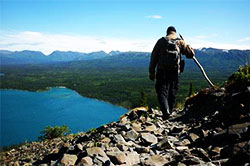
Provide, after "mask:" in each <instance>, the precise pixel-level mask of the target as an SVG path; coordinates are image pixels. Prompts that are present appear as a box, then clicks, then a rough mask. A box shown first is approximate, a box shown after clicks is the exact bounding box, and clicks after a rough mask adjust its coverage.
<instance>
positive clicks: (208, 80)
mask: <svg viewBox="0 0 250 166" xmlns="http://www.w3.org/2000/svg"><path fill="white" fill-rule="evenodd" d="M180 37H181V39H182V40H184V39H183V37H182V36H181V34H180ZM190 50H191V51H192V52H193V55H194V51H193V50H192V49H190ZM192 59H193V60H194V62H195V63H196V64H197V66H198V67H199V68H200V70H201V72H202V74H203V76H204V77H205V79H206V80H207V82H208V83H209V85H210V86H211V87H214V84H213V83H212V82H211V81H210V79H209V78H208V76H207V74H206V72H205V70H204V69H203V67H202V66H201V64H200V63H199V61H198V60H197V59H196V57H195V56H193V57H192Z"/></svg>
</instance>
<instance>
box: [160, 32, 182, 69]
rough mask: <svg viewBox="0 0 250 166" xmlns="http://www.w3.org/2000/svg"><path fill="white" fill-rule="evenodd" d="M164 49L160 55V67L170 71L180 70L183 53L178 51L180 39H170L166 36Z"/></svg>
mask: <svg viewBox="0 0 250 166" xmlns="http://www.w3.org/2000/svg"><path fill="white" fill-rule="evenodd" d="M164 39H165V40H164V48H163V49H164V50H162V53H161V55H160V57H159V61H158V65H159V68H162V69H165V70H169V71H178V73H179V72H180V70H181V67H180V64H181V55H179V52H178V49H179V48H178V46H177V44H176V42H177V41H178V40H180V39H178V38H177V39H173V40H169V39H168V38H167V37H164ZM183 62H184V61H182V63H183Z"/></svg>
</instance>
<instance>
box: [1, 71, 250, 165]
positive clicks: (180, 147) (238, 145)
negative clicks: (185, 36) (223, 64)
mask: <svg viewBox="0 0 250 166" xmlns="http://www.w3.org/2000/svg"><path fill="white" fill-rule="evenodd" d="M249 100H250V77H249V68H245V69H244V68H242V69H240V70H239V72H236V73H234V74H233V75H232V76H231V77H229V80H228V83H227V84H225V86H223V87H220V88H207V89H203V90H201V91H200V92H199V93H197V94H195V95H193V96H192V97H190V98H188V99H187V100H186V102H185V108H184V109H183V110H177V111H176V113H175V114H173V115H172V116H171V117H170V119H169V120H167V121H162V119H161V112H160V111H159V110H156V109H146V108H144V107H141V108H135V109H132V110H130V111H129V112H128V113H126V114H125V115H123V116H121V117H120V120H119V121H117V122H112V123H110V124H106V125H103V126H101V127H99V128H97V129H95V130H90V131H89V132H87V133H78V134H77V135H70V136H67V137H62V138H56V139H53V140H47V141H44V142H40V143H39V142H32V143H27V144H25V145H23V146H22V147H19V148H17V149H12V150H10V151H7V152H3V153H1V165H7V164H10V163H12V164H14V165H24V164H26V165H31V164H33V165H43V166H45V165H85V166H86V165H124V166H125V165H128V166H129V165H145V166H153V165H155V166H162V165H171V166H172V165H176V166H177V165H178V166H179V165H183V166H185V165H210V166H214V165H215V166H217V165H218V166H220V165H237V166H238V165H242V166H243V165H247V164H250V112H249V108H250V105H249V104H250V103H249Z"/></svg>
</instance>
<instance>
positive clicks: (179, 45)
mask: <svg viewBox="0 0 250 166" xmlns="http://www.w3.org/2000/svg"><path fill="white" fill-rule="evenodd" d="M181 54H184V55H186V57H187V58H192V57H193V56H194V52H193V49H192V48H191V47H190V46H189V45H186V43H185V41H184V40H182V39H180V38H178V37H177V35H176V29H175V27H173V26H170V27H168V29H167V36H166V37H162V38H160V39H159V40H158V41H157V43H156V44H155V47H154V49H153V51H152V54H151V59H150V65H149V79H150V80H152V81H154V80H155V68H157V72H156V84H155V89H156V93H157V98H158V102H159V105H160V109H161V111H162V114H163V117H162V119H163V120H166V119H168V117H169V115H170V114H171V113H172V111H173V108H174V106H175V102H176V95H177V90H178V82H179V75H180V73H181V72H182V71H183V69H184V61H182V60H181Z"/></svg>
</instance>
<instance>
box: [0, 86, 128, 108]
mask: <svg viewBox="0 0 250 166" xmlns="http://www.w3.org/2000/svg"><path fill="white" fill-rule="evenodd" d="M52 88H67V89H70V90H72V91H74V92H76V93H77V94H78V95H80V96H81V97H84V98H88V99H93V100H97V101H101V102H105V103H108V104H112V105H115V106H117V107H121V108H124V109H126V110H129V108H126V107H123V106H121V105H117V104H113V103H111V102H109V101H104V100H100V99H97V98H91V97H86V96H83V95H81V94H80V93H79V92H77V91H76V90H74V89H71V88H68V87H66V86H53V87H46V88H45V89H38V90H27V89H13V88H5V89H3V88H1V89H0V90H18V91H26V92H48V91H50V90H51V89H52Z"/></svg>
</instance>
